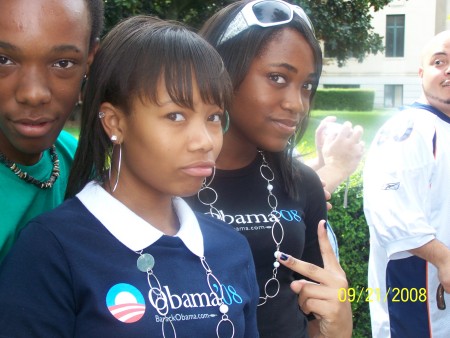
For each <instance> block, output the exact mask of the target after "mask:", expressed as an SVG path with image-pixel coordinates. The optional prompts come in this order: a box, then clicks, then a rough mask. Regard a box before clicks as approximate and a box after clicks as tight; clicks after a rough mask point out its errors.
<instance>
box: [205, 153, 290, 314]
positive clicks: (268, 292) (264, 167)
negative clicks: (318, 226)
mask: <svg viewBox="0 0 450 338" xmlns="http://www.w3.org/2000/svg"><path fill="white" fill-rule="evenodd" d="M258 153H259V154H260V155H261V157H262V164H261V166H260V168H259V171H260V173H261V177H262V178H263V179H264V180H265V181H266V182H267V191H268V195H267V204H268V205H269V207H270V209H271V210H272V211H271V212H270V214H271V215H272V216H273V219H274V222H273V224H272V239H273V242H274V244H275V252H274V257H275V261H274V262H273V271H272V277H270V278H268V279H267V281H266V283H265V285H264V295H263V296H260V297H259V304H258V306H261V305H264V304H266V302H267V300H268V299H269V298H275V297H276V296H277V295H278V293H279V292H280V281H279V280H278V278H277V273H278V268H279V267H280V263H279V262H278V257H279V254H280V246H281V243H282V242H283V238H284V228H283V225H282V224H281V222H280V220H279V218H278V217H277V207H278V200H277V197H276V196H275V195H274V194H273V193H272V190H273V185H272V183H271V182H272V181H273V180H274V178H275V174H274V172H273V171H272V169H271V168H270V167H269V164H268V163H267V161H266V157H265V156H264V152H263V151H262V150H258ZM213 179H214V173H213V177H212V178H211V180H210V181H209V182H208V183H207V182H206V180H205V181H203V185H202V187H201V189H200V191H199V192H198V194H197V197H198V200H199V201H200V203H202V204H203V205H206V206H208V207H209V212H208V213H207V214H209V215H211V216H213V217H216V218H217V217H218V218H219V219H221V220H222V221H224V219H222V218H221V217H220V212H219V210H218V209H217V208H216V207H215V206H214V204H215V203H216V202H217V199H218V194H217V191H215V190H214V189H213V188H212V187H211V186H210V185H211V182H212V181H213ZM202 193H203V194H205V193H206V194H208V193H211V194H212V196H213V197H212V199H209V200H207V201H205V198H203V199H202V197H201V195H202ZM205 197H206V196H205ZM277 230H278V231H277Z"/></svg>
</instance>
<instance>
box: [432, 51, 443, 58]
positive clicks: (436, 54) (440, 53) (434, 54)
mask: <svg viewBox="0 0 450 338" xmlns="http://www.w3.org/2000/svg"><path fill="white" fill-rule="evenodd" d="M431 56H432V57H433V56H447V53H445V52H436V53H433V54H432V55H431Z"/></svg>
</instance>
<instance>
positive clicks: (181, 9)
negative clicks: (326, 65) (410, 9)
mask: <svg viewBox="0 0 450 338" xmlns="http://www.w3.org/2000/svg"><path fill="white" fill-rule="evenodd" d="M231 2H233V0H105V18H106V20H105V21H106V30H107V31H108V30H109V29H110V28H111V27H112V26H113V25H114V24H116V23H117V22H118V21H119V20H120V19H122V18H126V17H128V16H131V15H136V14H151V15H156V16H158V17H160V18H162V19H170V20H178V21H181V22H184V23H185V24H187V25H189V26H191V27H193V28H194V29H198V28H200V27H201V25H202V24H203V23H204V22H205V21H206V19H207V18H209V17H210V16H211V15H212V14H213V13H215V12H216V11H218V10H219V9H220V8H222V7H224V6H226V5H228V4H229V3H231ZM289 2H291V3H293V4H298V5H300V6H301V7H302V8H304V10H305V12H306V13H307V14H308V15H309V16H310V18H311V21H312V22H313V25H314V27H315V31H316V37H317V38H318V39H320V40H323V41H324V42H325V55H326V56H327V57H332V58H336V60H337V63H338V65H339V66H343V65H344V64H345V62H346V61H347V60H348V59H349V58H356V59H357V60H358V61H359V62H361V61H362V60H363V59H364V58H365V57H366V56H367V55H368V54H376V53H378V52H381V51H383V49H384V47H383V39H382V37H381V36H380V35H379V34H377V33H375V32H374V31H373V27H372V24H371V20H372V16H371V14H370V9H371V8H372V9H373V10H375V11H377V10H379V9H381V8H383V7H384V6H386V5H387V4H388V3H389V2H391V0H292V1H289Z"/></svg>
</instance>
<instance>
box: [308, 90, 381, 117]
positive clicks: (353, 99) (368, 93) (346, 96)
mask: <svg viewBox="0 0 450 338" xmlns="http://www.w3.org/2000/svg"><path fill="white" fill-rule="evenodd" d="M374 98H375V92H374V91H373V90H366V89H344V88H330V89H324V88H319V89H318V90H317V92H316V96H315V98H314V103H313V109H321V110H350V111H371V110H373V101H374Z"/></svg>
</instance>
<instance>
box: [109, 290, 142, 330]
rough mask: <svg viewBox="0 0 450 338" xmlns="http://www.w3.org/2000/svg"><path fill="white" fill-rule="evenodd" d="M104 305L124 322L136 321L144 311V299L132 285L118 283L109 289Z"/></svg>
mask: <svg viewBox="0 0 450 338" xmlns="http://www.w3.org/2000/svg"><path fill="white" fill-rule="evenodd" d="M106 306H107V307H108V310H109V311H110V312H111V314H112V315H113V316H114V317H115V318H116V319H118V320H120V321H121V322H124V323H134V322H137V321H138V320H139V319H141V318H142V316H143V315H144V313H145V300H144V297H143V296H142V294H141V292H140V291H139V290H138V289H136V288H135V287H134V286H133V285H130V284H125V283H120V284H116V285H114V286H113V287H112V288H111V289H109V291H108V294H107V295H106Z"/></svg>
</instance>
